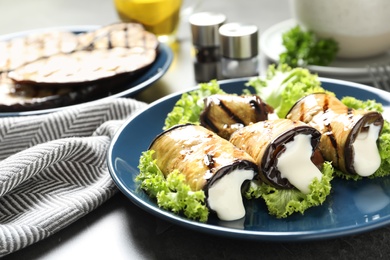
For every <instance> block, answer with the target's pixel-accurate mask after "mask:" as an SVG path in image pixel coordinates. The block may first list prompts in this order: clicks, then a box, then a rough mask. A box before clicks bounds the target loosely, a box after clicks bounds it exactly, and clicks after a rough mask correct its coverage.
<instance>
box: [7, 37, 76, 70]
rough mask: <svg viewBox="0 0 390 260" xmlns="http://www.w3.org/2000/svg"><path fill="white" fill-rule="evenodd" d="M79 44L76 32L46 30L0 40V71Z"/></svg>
mask: <svg viewBox="0 0 390 260" xmlns="http://www.w3.org/2000/svg"><path fill="white" fill-rule="evenodd" d="M78 46H79V43H78V39H77V36H76V34H74V33H72V32H66V31H47V32H42V33H33V34H28V35H26V36H23V37H16V38H13V39H10V40H7V41H0V53H1V55H0V72H6V71H11V70H14V69H16V68H18V67H20V66H22V65H24V64H27V63H29V62H32V61H35V60H38V59H40V58H43V57H49V56H52V55H55V54H58V53H71V52H73V51H75V50H76V49H77V47H78Z"/></svg>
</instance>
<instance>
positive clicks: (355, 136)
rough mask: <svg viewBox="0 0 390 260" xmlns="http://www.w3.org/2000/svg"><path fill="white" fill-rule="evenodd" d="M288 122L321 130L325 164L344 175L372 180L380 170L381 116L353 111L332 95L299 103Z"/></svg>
mask: <svg viewBox="0 0 390 260" xmlns="http://www.w3.org/2000/svg"><path fill="white" fill-rule="evenodd" d="M287 118H289V119H292V120H300V121H303V122H305V123H307V124H309V125H311V126H312V127H314V128H316V129H317V130H319V131H320V132H321V134H322V137H321V142H320V146H319V148H320V150H321V152H322V154H323V156H324V158H325V160H328V161H332V163H333V166H334V167H336V168H338V169H340V170H341V171H342V172H344V173H346V174H352V175H355V174H358V175H360V176H370V175H372V174H373V173H375V171H376V170H377V169H378V168H379V166H380V163H381V159H380V155H379V151H378V147H377V140H378V137H379V134H380V132H381V130H382V127H383V117H382V115H381V114H380V113H378V112H373V111H363V110H353V109H350V108H348V107H347V106H346V105H344V104H343V103H342V102H341V101H340V100H339V99H337V98H336V97H334V96H332V95H329V94H326V93H316V94H311V95H308V96H306V97H304V98H302V99H301V100H299V101H298V102H297V103H296V104H295V105H294V106H293V107H292V108H291V110H290V112H289V113H288V114H287Z"/></svg>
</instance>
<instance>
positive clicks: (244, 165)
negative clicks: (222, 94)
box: [149, 124, 257, 195]
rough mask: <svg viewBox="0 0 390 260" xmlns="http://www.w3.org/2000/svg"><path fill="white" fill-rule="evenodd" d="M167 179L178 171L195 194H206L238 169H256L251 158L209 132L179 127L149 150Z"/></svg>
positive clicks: (197, 127)
mask: <svg viewBox="0 0 390 260" xmlns="http://www.w3.org/2000/svg"><path fill="white" fill-rule="evenodd" d="M149 149H150V150H154V151H155V153H154V155H153V156H154V157H155V158H156V160H157V161H156V163H157V165H158V167H159V168H160V169H161V171H162V172H163V173H164V175H165V176H167V175H168V174H169V173H171V172H172V171H173V170H175V169H177V170H179V171H180V172H181V173H183V174H184V175H185V176H186V181H187V183H188V185H189V186H190V187H191V189H192V190H194V191H196V190H204V191H205V192H206V195H207V190H208V188H209V187H210V186H211V185H212V184H213V183H214V182H215V181H216V180H218V179H220V178H222V177H223V176H224V175H226V174H229V173H230V172H232V171H233V170H236V169H252V170H253V171H254V172H255V173H257V166H256V164H255V163H254V161H253V159H252V157H251V156H249V155H248V154H247V153H246V152H244V151H243V150H240V149H238V148H237V147H235V146H234V145H233V144H232V143H230V142H229V141H228V140H225V139H223V138H221V137H220V136H218V135H217V134H215V133H213V132H211V131H210V130H208V129H206V128H204V127H202V126H198V125H191V124H188V125H177V126H174V127H172V128H170V129H168V130H166V131H164V132H163V133H161V134H159V135H158V136H157V137H156V138H155V139H154V140H153V141H152V143H151V145H150V146H149Z"/></svg>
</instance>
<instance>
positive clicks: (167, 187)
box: [136, 150, 209, 222]
mask: <svg viewBox="0 0 390 260" xmlns="http://www.w3.org/2000/svg"><path fill="white" fill-rule="evenodd" d="M153 153H154V151H153V150H148V151H145V152H143V153H142V155H141V157H140V161H139V166H138V168H139V170H140V173H139V175H137V177H136V181H139V182H140V188H142V189H143V190H145V191H146V193H148V195H149V196H150V197H151V198H155V199H156V200H157V205H158V206H159V207H161V208H164V209H166V210H170V211H172V212H174V213H176V214H184V215H185V216H186V217H187V218H189V219H194V220H199V221H201V222H206V221H207V218H208V215H209V210H208V208H207V206H206V202H205V200H206V198H205V197H206V196H205V193H204V192H203V191H202V190H200V191H192V190H191V188H190V186H189V185H188V184H186V181H185V176H184V175H183V174H181V173H179V172H178V171H177V170H174V171H173V172H171V173H169V174H168V176H167V178H165V176H164V174H163V173H162V172H161V170H160V169H159V167H158V166H157V164H156V160H155V159H153Z"/></svg>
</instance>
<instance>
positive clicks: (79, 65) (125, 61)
mask: <svg viewBox="0 0 390 260" xmlns="http://www.w3.org/2000/svg"><path fill="white" fill-rule="evenodd" d="M155 58H156V51H155V50H145V49H142V48H133V49H128V48H121V47H116V48H112V49H108V50H106V49H101V50H100V49H99V50H92V51H77V52H73V53H71V54H62V53H61V54H57V55H53V56H51V57H48V58H43V59H39V60H37V61H34V62H30V63H28V64H26V65H24V66H21V67H19V68H17V69H15V70H13V71H11V72H9V73H8V76H9V77H10V78H11V79H12V80H14V81H16V82H17V83H19V84H26V83H27V84H39V85H48V84H51V85H56V84H57V87H61V85H64V84H84V85H85V84H92V83H94V82H96V81H98V80H101V79H107V78H111V77H114V76H118V75H122V74H125V73H132V72H135V71H139V70H140V69H142V68H145V67H147V66H149V65H150V64H152V63H153V61H154V60H155ZM59 84H60V86H58V85H59Z"/></svg>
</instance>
